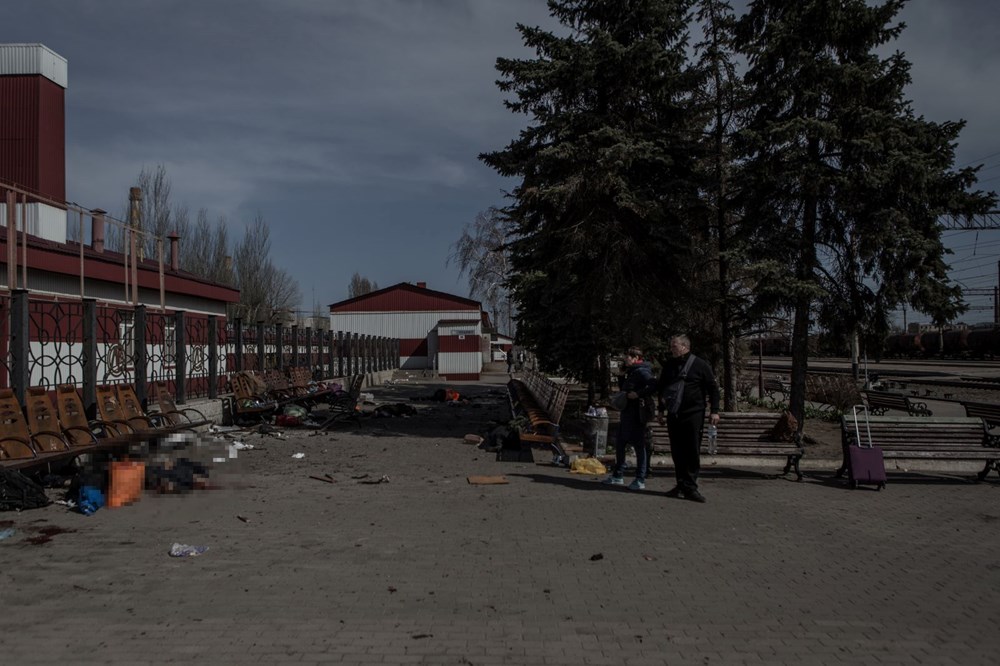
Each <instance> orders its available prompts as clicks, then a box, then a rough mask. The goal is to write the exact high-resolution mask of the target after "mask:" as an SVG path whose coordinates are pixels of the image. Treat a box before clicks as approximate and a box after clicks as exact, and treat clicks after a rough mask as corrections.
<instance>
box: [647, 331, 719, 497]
mask: <svg viewBox="0 0 1000 666" xmlns="http://www.w3.org/2000/svg"><path fill="white" fill-rule="evenodd" d="M670 355H671V357H672V358H670V359H669V360H667V362H666V363H664V364H663V372H661V373H660V381H659V383H658V385H657V390H658V392H659V395H660V401H659V422H660V424H661V425H662V424H663V423H664V422H666V424H667V432H668V433H669V434H670V457H671V458H672V459H673V461H674V474H675V476H676V477H677V486H676V487H674V488H673V489H672V490H669V491H667V496H668V497H681V498H683V499H687V500H691V501H692V502H704V501H705V497H704V496H703V495H702V494H701V493H700V492H699V491H698V473H699V472H700V471H701V451H700V449H701V431H702V428H703V427H704V425H705V400H706V399H708V400H709V402H710V403H711V411H710V412H709V413H710V416H709V422H710V423H711V424H712V425H716V424H718V422H719V384H718V383H717V382H716V381H715V375H714V374H712V367H711V366H710V365H709V364H708V362H707V361H705V360H704V359H701V358H698V357H697V356H695V355H694V354H692V353H691V339H690V338H689V337H688V336H686V335H675V336H673V337H671V338H670ZM678 391H679V393H678Z"/></svg>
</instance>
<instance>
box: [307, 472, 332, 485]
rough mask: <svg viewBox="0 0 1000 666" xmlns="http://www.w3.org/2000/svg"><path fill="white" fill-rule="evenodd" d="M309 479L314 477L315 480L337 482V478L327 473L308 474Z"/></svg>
mask: <svg viewBox="0 0 1000 666" xmlns="http://www.w3.org/2000/svg"><path fill="white" fill-rule="evenodd" d="M309 478H310V479H316V480H317V481H326V482H327V483H337V480H336V479H335V478H333V477H332V476H330V475H329V474H327V475H326V476H312V475H310V476H309Z"/></svg>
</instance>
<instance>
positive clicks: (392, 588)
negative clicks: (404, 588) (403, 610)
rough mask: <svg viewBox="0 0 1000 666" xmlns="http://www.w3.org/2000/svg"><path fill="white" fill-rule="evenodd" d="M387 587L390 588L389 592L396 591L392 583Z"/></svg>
mask: <svg viewBox="0 0 1000 666" xmlns="http://www.w3.org/2000/svg"><path fill="white" fill-rule="evenodd" d="M385 589H387V590H389V594H393V593H394V592H395V591H396V588H394V587H393V586H392V585H390V586H389V587H387V588H385Z"/></svg>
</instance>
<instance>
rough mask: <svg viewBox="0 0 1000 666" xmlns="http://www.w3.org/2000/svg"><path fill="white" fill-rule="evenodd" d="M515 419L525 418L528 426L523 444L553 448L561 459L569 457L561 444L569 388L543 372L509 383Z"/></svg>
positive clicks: (508, 392) (522, 433) (512, 411)
mask: <svg viewBox="0 0 1000 666" xmlns="http://www.w3.org/2000/svg"><path fill="white" fill-rule="evenodd" d="M507 395H508V398H509V399H510V406H511V414H512V416H513V418H515V419H517V418H518V417H523V418H525V419H526V420H527V421H528V426H527V427H526V428H522V429H521V433H520V435H521V441H522V442H535V443H539V444H546V445H548V446H550V447H551V448H552V449H553V451H554V452H555V454H556V455H557V456H560V457H563V456H565V451H563V449H562V447H561V446H560V444H559V421H560V419H561V418H562V413H563V409H564V408H565V407H566V398H567V396H569V385H567V384H557V383H555V382H554V381H552V380H551V379H549V378H548V377H546V376H544V375H542V374H541V373H539V372H534V371H529V372H527V373H524V374H523V375H522V376H521V377H516V378H514V379H511V380H510V381H509V382H508V383H507Z"/></svg>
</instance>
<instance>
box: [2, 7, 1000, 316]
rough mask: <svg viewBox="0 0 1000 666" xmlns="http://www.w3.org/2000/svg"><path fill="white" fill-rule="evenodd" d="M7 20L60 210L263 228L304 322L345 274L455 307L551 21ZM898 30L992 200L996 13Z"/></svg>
mask: <svg viewBox="0 0 1000 666" xmlns="http://www.w3.org/2000/svg"><path fill="white" fill-rule="evenodd" d="M734 4H742V3H734ZM3 5H4V17H3V21H2V23H0V42H8V43H14V42H21V43H33V42H39V43H42V44H45V45H46V46H47V47H49V48H50V49H52V50H53V51H55V52H56V53H59V54H60V55H61V56H63V57H65V58H66V59H67V60H68V62H69V88H68V90H67V93H66V118H67V120H66V122H67V174H66V180H67V198H68V199H69V200H70V201H76V202H78V203H80V204H81V205H83V206H85V207H88V208H97V207H100V208H104V209H106V210H109V211H112V212H113V213H116V214H117V213H118V212H120V211H122V210H123V201H124V200H125V198H126V196H127V190H128V187H129V186H130V185H132V184H133V183H134V181H135V177H136V175H137V174H138V173H139V171H140V170H141V169H142V168H143V167H144V166H145V167H148V168H155V167H156V166H157V165H159V164H162V165H164V166H165V167H166V169H167V174H168V176H169V178H170V180H171V181H172V183H173V199H174V202H175V203H180V204H184V205H186V206H187V207H188V208H189V210H190V211H191V214H192V216H193V215H194V214H195V213H196V212H197V210H198V209H201V208H206V209H208V211H209V215H210V217H211V218H212V219H213V220H214V219H215V218H217V217H219V216H220V215H225V216H226V217H227V218H228V219H229V220H230V222H231V224H232V226H233V230H232V235H236V236H238V235H239V234H240V233H241V230H242V228H243V227H244V226H245V225H246V224H247V222H249V221H250V220H251V219H252V218H253V216H254V215H255V214H256V213H257V212H260V213H261V214H262V215H263V216H264V217H265V219H266V220H267V221H268V222H269V223H270V227H271V237H272V256H273V259H274V261H275V262H276V263H277V264H278V265H279V266H281V267H283V268H285V269H286V270H288V271H289V272H290V273H291V274H292V276H293V277H294V278H296V279H297V280H298V282H299V285H300V287H301V289H302V295H303V304H302V308H303V309H309V308H310V304H311V303H312V302H313V300H315V301H317V302H319V303H321V304H324V305H325V304H329V303H331V302H334V301H338V300H341V299H343V298H345V297H346V293H347V285H348V282H349V280H350V277H351V275H352V274H353V273H354V272H355V271H357V272H360V273H361V274H362V275H364V276H366V277H368V278H369V279H371V280H374V281H376V282H377V283H378V284H379V285H380V286H388V285H391V284H395V283H397V282H402V281H406V282H417V281H426V282H427V283H428V286H429V287H431V288H434V289H439V290H442V291H448V292H452V293H456V294H459V295H463V296H464V295H466V294H467V286H466V282H465V280H464V278H460V277H459V275H458V272H457V270H456V269H455V268H454V266H452V267H446V266H445V262H446V258H447V257H448V254H449V251H450V246H451V244H452V243H454V241H455V240H456V239H457V238H458V237H459V235H460V234H461V231H462V228H463V226H464V225H465V224H466V223H468V222H470V221H471V220H472V219H473V218H474V217H475V215H476V213H477V212H478V211H481V210H484V209H485V208H487V207H489V206H492V205H502V203H503V190H504V189H505V188H509V187H510V186H511V183H510V182H505V181H503V180H502V179H501V178H499V177H498V176H497V175H496V174H495V173H494V172H492V171H491V170H490V169H488V168H487V167H486V166H484V165H483V164H481V163H480V162H479V161H478V159H477V155H478V154H479V153H480V152H483V151H489V150H494V149H497V148H501V147H503V146H504V145H506V144H507V143H508V142H509V141H510V140H511V139H512V138H513V137H514V136H515V135H516V133H517V131H518V130H519V129H520V128H521V127H522V125H523V123H524V122H525V121H524V119H523V118H520V117H517V116H514V115H513V114H511V113H510V112H509V111H507V110H506V109H505V108H504V107H503V105H502V100H503V96H502V94H501V93H500V92H499V91H498V90H497V88H496V85H495V83H494V82H495V80H496V78H497V74H496V71H495V69H494V63H495V60H496V58H497V57H498V56H513V57H524V56H528V55H530V54H529V53H528V52H527V51H526V50H525V49H524V48H523V46H522V45H521V42H520V39H519V35H518V33H517V32H516V30H515V27H514V25H515V23H516V22H522V23H527V24H532V25H536V24H541V25H544V26H553V25H554V23H553V21H552V19H550V18H549V17H548V15H547V9H546V6H545V2H544V0H204V1H201V2H196V1H194V0H185V1H182V0H73V1H67V0H5V1H4V3H3ZM902 19H903V20H904V21H905V22H906V23H907V25H908V28H907V30H906V31H905V32H904V33H903V36H902V38H901V40H900V41H899V43H898V48H899V49H900V50H902V51H904V52H905V53H906V54H907V56H908V58H909V59H910V61H911V62H912V63H913V79H914V82H913V85H912V87H911V89H910V95H909V96H910V98H911V99H912V100H913V104H914V108H915V110H916V111H917V112H918V113H920V114H923V115H925V116H927V117H928V118H930V119H933V120H939V121H941V120H958V119H965V120H966V121H968V126H967V127H966V129H965V131H964V133H963V135H962V138H961V142H960V145H959V148H958V163H959V164H960V165H961V164H965V163H970V162H973V161H979V162H983V163H985V168H984V171H983V172H982V174H981V179H982V182H983V187H984V188H987V189H995V188H996V187H997V185H998V184H1000V133H998V132H997V128H996V125H997V122H998V116H1000V114H998V111H1000V87H998V85H997V73H998V72H1000V46H998V40H997V39H996V35H997V34H1000V12H997V10H996V5H995V3H994V2H989V1H988V0H913V1H912V2H911V3H910V5H909V6H908V7H907V8H906V9H905V10H904V12H903V14H902ZM948 238H949V242H950V243H951V244H953V245H955V246H956V249H957V254H956V256H955V257H954V258H953V259H952V262H953V264H954V266H955V269H956V272H955V275H956V277H957V278H958V279H960V280H962V281H963V283H965V284H966V285H967V286H968V287H973V288H975V287H992V285H993V284H995V283H996V281H997V263H996V262H997V257H998V254H1000V253H998V248H1000V232H981V233H979V234H978V236H977V234H976V233H974V232H962V233H958V234H956V233H952V234H949V235H948ZM970 300H973V301H974V304H977V303H979V302H980V301H982V303H985V301H984V300H982V299H978V300H976V299H970ZM983 316H985V315H984V314H982V313H979V314H977V313H973V316H971V317H970V319H976V318H982V317H983Z"/></svg>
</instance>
